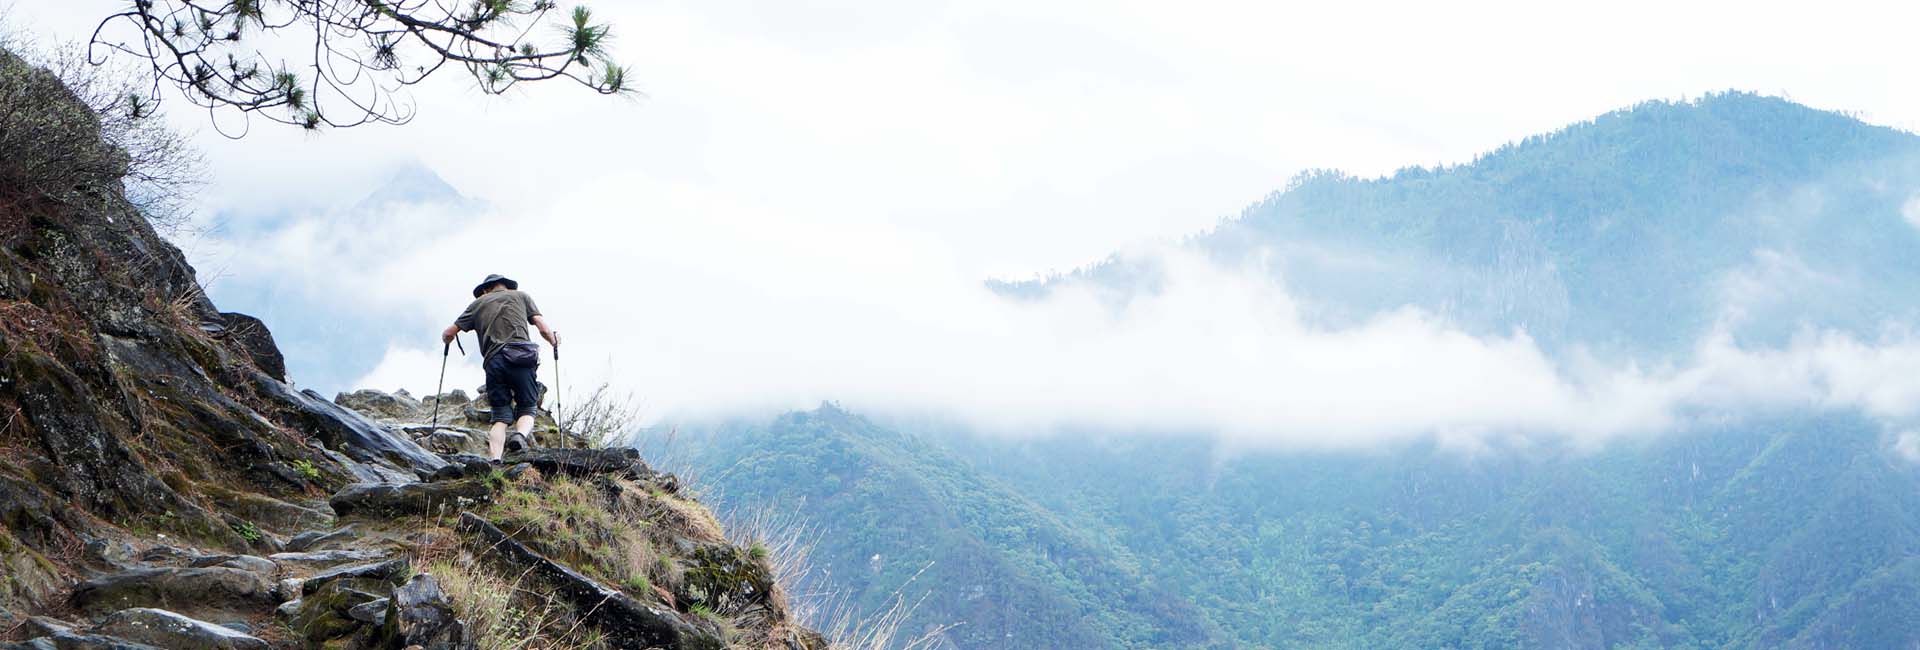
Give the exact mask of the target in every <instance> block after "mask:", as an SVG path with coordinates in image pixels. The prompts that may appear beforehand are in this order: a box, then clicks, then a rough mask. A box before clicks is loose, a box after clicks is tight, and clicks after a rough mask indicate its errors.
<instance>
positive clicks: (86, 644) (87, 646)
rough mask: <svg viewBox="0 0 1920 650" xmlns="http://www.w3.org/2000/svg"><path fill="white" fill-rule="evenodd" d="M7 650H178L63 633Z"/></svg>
mask: <svg viewBox="0 0 1920 650" xmlns="http://www.w3.org/2000/svg"><path fill="white" fill-rule="evenodd" d="M0 648H5V649H6V650H176V649H174V648H158V647H154V646H150V645H147V644H145V643H137V642H134V641H128V640H126V639H116V638H113V637H110V636H100V635H97V634H82V633H79V632H62V633H59V634H55V635H53V636H46V637H41V638H38V639H34V640H32V641H27V642H25V643H19V644H13V645H4V646H0Z"/></svg>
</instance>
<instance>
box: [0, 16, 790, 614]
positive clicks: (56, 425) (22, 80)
mask: <svg viewBox="0 0 1920 650" xmlns="http://www.w3.org/2000/svg"><path fill="white" fill-rule="evenodd" d="M99 133H100V131H99V125H98V122H97V120H96V116H95V115H94V114H93V113H91V112H90V111H89V110H88V109H87V108H86V106H85V105H83V104H81V103H80V102H79V101H77V99H76V98H75V97H74V96H73V95H72V94H71V93H70V92H67V89H66V88H65V87H64V86H62V85H61V84H60V82H59V81H58V80H57V79H55V78H54V77H53V76H52V75H50V74H48V73H46V72H44V71H41V70H38V69H35V68H33V67H31V66H29V65H26V64H25V63H23V62H22V61H21V60H20V59H17V58H15V57H13V56H12V55H10V54H7V53H5V52H4V51H0V180H3V181H4V182H0V567H5V570H4V580H0V648H7V649H8V650H13V649H21V650H29V649H30V650H50V649H53V648H59V649H61V650H67V649H71V648H115V649H122V650H151V649H152V648H156V647H157V648H169V649H203V648H220V649H228V650H232V649H246V650H253V649H259V648H323V647H324V648H391V649H393V650H399V649H400V648H406V647H425V648H432V649H451V648H474V647H479V646H484V647H487V648H523V647H539V648H623V649H626V648H632V649H638V648H656V647H662V648H722V647H737V648H783V649H791V648H825V647H827V642H826V640H825V639H823V638H821V637H820V636H819V635H818V634H815V633H813V632H811V631H808V630H806V629H804V628H803V627H801V626H800V625H799V624H798V623H796V622H795V621H794V618H793V616H792V614H791V612H790V609H789V606H788V603H787V602H786V600H785V596H784V592H783V591H782V590H781V588H780V587H779V586H778V585H777V584H776V581H775V578H774V575H773V574H772V569H771V565H770V562H769V558H768V556H767V554H766V552H765V549H764V548H760V549H757V550H756V548H754V547H752V546H742V545H739V544H735V543H733V542H731V541H729V540H728V539H726V538H725V536H724V535H723V534H722V531H721V529H720V527H719V526H718V524H716V523H715V522H714V520H713V518H712V516H711V515H710V514H708V513H707V512H706V510H705V509H704V508H703V507H701V506H700V505H699V504H698V503H696V502H694V501H692V500H690V499H689V498H687V497H685V496H682V495H679V494H678V490H679V484H678V482H677V481H676V480H675V479H674V478H673V477H672V476H670V475H665V474H661V473H658V472H655V471H653V470H652V469H650V468H648V467H647V466H646V464H645V463H643V462H641V461H640V459H639V458H638V455H637V454H636V453H634V452H633V451H632V450H538V451H533V452H528V453H525V454H521V455H518V456H514V457H509V459H508V462H507V463H505V464H500V465H496V464H492V463H488V462H486V461H485V460H481V459H477V458H474V457H472V456H465V455H459V454H448V455H441V454H437V453H434V452H433V451H430V450H428V449H426V448H423V447H422V446H421V445H419V444H417V443H416V442H415V441H414V440H413V439H412V437H411V436H409V435H408V432H407V430H406V429H405V428H403V427H390V426H385V425H381V424H377V423H375V422H373V421H371V420H369V419H367V418H365V417H363V416H361V415H359V414H357V413H354V412H352V411H349V410H347V409H345V408H342V407H340V406H338V405H335V404H334V403H332V402H328V401H327V400H325V399H323V398H321V397H320V396H319V395H317V394H314V393H313V392H311V391H299V390H296V389H295V388H293V387H292V386H291V385H289V384H288V383H287V382H286V381H285V379H286V378H285V377H284V374H283V373H284V369H283V368H282V363H281V361H280V355H279V352H278V349H277V348H276V346H275V344H274V341H273V337H272V336H271V335H270V334H269V333H268V332H267V330H266V328H265V326H264V325H263V324H262V323H261V322H260V321H258V320H256V319H253V318H251V317H248V316H244V315H240V314H224V313H221V312H219V311H218V310H217V309H215V307H214V305H213V304H212V303H211V302H209V301H208V300H207V299H206V298H205V296H204V295H203V293H202V291H201V288H200V286H199V285H198V284H197V282H196V280H195V276H194V271H193V269H192V268H190V267H189V266H188V265H187V264H186V263H185V262H184V261H183V259H182V257H181V255H180V252H179V251H178V250H176V249H175V248H174V247H173V246H172V245H170V244H168V243H167V242H166V241H164V240H163V239H161V238H160V237H159V236H157V235H156V234H155V232H154V230H153V228H152V227H151V226H150V225H149V223H148V222H147V220H146V219H145V218H144V217H143V215H142V214H140V212H139V211H138V210H136V209H135V208H134V207H133V206H132V205H131V204H129V203H128V201H127V198H126V196H125V194H124V190H123V185H122V183H121V180H122V176H123V175H125V174H127V169H128V168H127V158H126V156H125V155H124V152H122V151H120V150H118V149H116V148H115V147H113V146H111V145H109V144H108V143H106V142H105V141H103V140H102V139H101V137H100V134H99ZM423 429H424V427H423ZM419 433H421V434H428V433H431V432H429V431H419ZM13 642H17V643H13Z"/></svg>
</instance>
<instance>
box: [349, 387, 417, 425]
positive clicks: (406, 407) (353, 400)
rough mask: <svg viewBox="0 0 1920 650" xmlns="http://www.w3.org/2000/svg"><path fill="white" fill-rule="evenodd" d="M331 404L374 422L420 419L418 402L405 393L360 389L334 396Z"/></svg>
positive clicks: (414, 420)
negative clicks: (350, 410) (351, 410)
mask: <svg viewBox="0 0 1920 650" xmlns="http://www.w3.org/2000/svg"><path fill="white" fill-rule="evenodd" d="M333 403H335V404H339V405H341V406H344V407H347V408H350V409H353V410H355V411H358V412H359V413H360V414H361V415H365V416H367V417H369V418H373V419H375V420H383V421H388V422H416V421H419V420H420V419H421V418H420V415H419V414H420V402H419V401H416V400H414V399H413V398H412V397H410V396H408V395H407V394H405V393H398V394H388V393H384V392H381V391H377V390H371V389H361V390H356V391H353V392H351V393H340V394H339V395H335V396H334V397H333Z"/></svg>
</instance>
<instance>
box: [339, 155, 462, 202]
mask: <svg viewBox="0 0 1920 650" xmlns="http://www.w3.org/2000/svg"><path fill="white" fill-rule="evenodd" d="M400 205H437V206H447V207H453V208H462V209H472V208H478V207H481V206H484V205H486V203H485V202H484V201H480V200H478V199H474V198H472V197H469V196H467V195H465V194H462V193H460V190H459V189H457V188H455V187H454V186H453V184H452V183H448V182H447V180H446V179H444V178H441V177H440V174H438V173H436V172H434V171H433V169H432V168H430V167H427V166H426V165H425V164H424V163H421V162H420V161H418V160H410V161H407V162H405V163H402V164H400V165H399V166H397V167H395V168H394V169H393V171H392V172H390V173H388V174H387V177H386V182H385V183H383V184H382V185H380V187H378V188H375V189H374V190H373V192H371V193H369V194H368V195H367V196H366V198H364V199H361V200H360V202H359V203H356V204H354V206H353V208H352V212H354V213H367V212H378V211H382V210H385V209H390V208H392V207H394V206H400Z"/></svg>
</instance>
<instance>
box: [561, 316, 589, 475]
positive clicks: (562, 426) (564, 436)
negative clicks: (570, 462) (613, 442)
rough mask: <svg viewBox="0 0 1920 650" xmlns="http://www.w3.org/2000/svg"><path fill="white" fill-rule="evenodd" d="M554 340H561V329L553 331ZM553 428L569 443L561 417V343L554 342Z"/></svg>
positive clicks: (562, 440)
mask: <svg viewBox="0 0 1920 650" xmlns="http://www.w3.org/2000/svg"><path fill="white" fill-rule="evenodd" d="M553 340H555V341H559V340H560V330H554V331H553ZM553 430H554V431H556V432H559V434H560V444H562V445H564V444H567V442H566V441H567V428H566V425H565V424H564V421H563V420H561V419H560V344H559V343H554V344H553ZM586 446H587V445H586V442H585V441H581V443H580V448H582V449H585V448H586Z"/></svg>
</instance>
